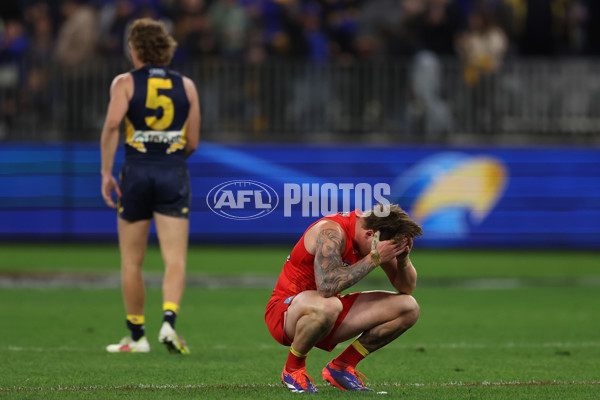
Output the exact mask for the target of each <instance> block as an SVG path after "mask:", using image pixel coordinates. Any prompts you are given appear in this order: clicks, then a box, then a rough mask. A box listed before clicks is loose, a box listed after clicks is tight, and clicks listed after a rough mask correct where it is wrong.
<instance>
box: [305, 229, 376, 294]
mask: <svg viewBox="0 0 600 400" xmlns="http://www.w3.org/2000/svg"><path fill="white" fill-rule="evenodd" d="M343 246H344V238H343V237H342V234H341V233H340V232H339V231H338V230H336V229H324V230H323V231H321V232H320V233H319V236H318V237H317V248H316V252H315V280H316V284H317V292H318V293H319V295H321V296H323V297H331V296H333V295H335V294H337V293H340V292H342V291H343V290H345V289H348V288H349V287H351V286H353V285H354V284H356V283H357V282H358V281H360V280H361V279H362V278H364V277H365V276H366V275H367V274H368V273H369V272H371V271H372V270H373V269H374V268H376V265H375V264H373V262H372V261H371V259H370V258H369V257H365V258H363V259H362V260H360V261H358V262H356V263H354V264H352V265H349V266H344V264H343V261H342V257H341V253H342V249H343Z"/></svg>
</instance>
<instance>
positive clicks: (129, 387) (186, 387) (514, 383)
mask: <svg viewBox="0 0 600 400" xmlns="http://www.w3.org/2000/svg"><path fill="white" fill-rule="evenodd" d="M588 385H589V386H596V385H600V381H524V382H521V381H507V382H502V381H501V382H487V381H483V382H442V383H435V382H433V383H386V382H384V383H381V384H376V385H373V386H374V387H384V388H385V387H388V388H389V387H417V388H420V387H504V386H513V387H514V386H588ZM316 386H318V387H326V386H329V385H327V384H318V385H316ZM252 388H254V389H260V388H281V385H280V384H272V383H265V384H261V385H143V384H141V385H123V386H73V387H70V386H65V387H63V386H59V387H48V388H45V387H32V388H24V387H15V388H0V393H3V392H62V391H65V392H80V391H81V392H84V391H110V390H123V391H125V390H172V389H175V390H189V389H196V390H200V389H252Z"/></svg>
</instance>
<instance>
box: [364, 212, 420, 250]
mask: <svg viewBox="0 0 600 400" xmlns="http://www.w3.org/2000/svg"><path fill="white" fill-rule="evenodd" d="M361 221H362V224H363V227H364V228H365V229H371V230H373V231H374V232H377V231H379V232H381V235H380V239H381V240H389V239H394V240H396V241H401V240H402V239H403V238H414V237H416V236H421V235H422V234H423V229H421V227H420V226H419V225H418V224H417V223H416V222H415V221H413V220H412V219H411V218H410V217H409V216H408V214H407V213H406V211H404V210H403V209H402V208H400V206H399V205H397V204H386V205H384V204H377V205H376V206H375V207H374V208H373V210H371V211H368V212H366V213H365V214H363V216H361Z"/></svg>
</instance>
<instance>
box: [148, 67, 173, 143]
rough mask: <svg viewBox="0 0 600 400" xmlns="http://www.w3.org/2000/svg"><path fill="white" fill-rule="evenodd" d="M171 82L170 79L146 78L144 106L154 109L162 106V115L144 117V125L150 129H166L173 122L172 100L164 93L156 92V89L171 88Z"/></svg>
mask: <svg viewBox="0 0 600 400" xmlns="http://www.w3.org/2000/svg"><path fill="white" fill-rule="evenodd" d="M172 88H173V83H172V82H171V80H170V79H163V78H149V79H148V92H147V93H148V94H147V95H146V108H149V109H151V110H156V109H158V108H159V107H161V108H162V110H163V113H162V117H160V118H157V117H156V116H154V115H153V116H150V117H146V118H145V121H146V125H148V127H149V128H150V129H152V130H156V131H161V130H165V129H167V128H168V127H169V126H170V125H171V122H173V115H174V114H175V110H174V107H173V100H171V98H169V97H168V96H165V95H164V94H158V89H172Z"/></svg>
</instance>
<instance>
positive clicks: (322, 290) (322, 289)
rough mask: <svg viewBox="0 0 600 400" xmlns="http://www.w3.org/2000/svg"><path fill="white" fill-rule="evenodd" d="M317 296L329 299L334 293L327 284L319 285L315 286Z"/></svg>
mask: <svg viewBox="0 0 600 400" xmlns="http://www.w3.org/2000/svg"><path fill="white" fill-rule="evenodd" d="M317 294H318V295H319V296H321V297H324V298H326V299H327V298H329V297H333V296H334V295H335V294H336V292H335V291H334V289H333V288H332V287H331V285H327V284H325V283H324V284H321V285H318V286H317Z"/></svg>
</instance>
